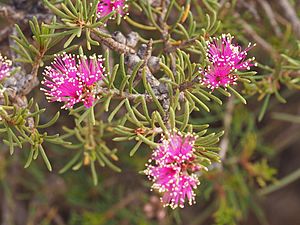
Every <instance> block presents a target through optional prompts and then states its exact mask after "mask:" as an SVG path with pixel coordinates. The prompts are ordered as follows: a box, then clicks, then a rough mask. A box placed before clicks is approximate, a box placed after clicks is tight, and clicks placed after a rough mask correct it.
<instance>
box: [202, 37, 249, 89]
mask: <svg viewBox="0 0 300 225" xmlns="http://www.w3.org/2000/svg"><path fill="white" fill-rule="evenodd" d="M233 38H234V37H233V36H231V35H230V34H227V35H226V34H223V35H222V36H221V37H220V38H213V39H212V41H210V42H208V44H207V48H208V50H207V57H208V59H209V61H210V62H211V64H212V65H211V66H209V67H208V68H207V69H205V70H202V69H200V73H201V74H203V78H202V79H201V83H202V84H204V85H206V86H207V87H208V88H211V89H215V88H218V87H226V86H228V85H234V84H236V80H237V79H238V75H236V74H235V72H236V71H238V70H250V67H251V66H253V65H254V63H253V60H254V58H251V59H246V57H247V52H248V51H249V50H250V49H251V48H252V47H253V46H254V45H251V43H250V44H249V45H248V47H247V48H246V49H244V50H242V49H241V47H240V46H239V45H237V44H233V43H232V40H233Z"/></svg>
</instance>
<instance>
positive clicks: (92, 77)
mask: <svg viewBox="0 0 300 225" xmlns="http://www.w3.org/2000/svg"><path fill="white" fill-rule="evenodd" d="M104 71H105V69H104V67H103V59H102V58H101V57H100V56H98V58H97V57H96V56H91V57H89V58H87V57H86V56H74V55H70V54H66V53H64V54H62V55H59V56H56V58H55V59H54V62H52V63H51V66H47V67H46V69H45V71H44V80H43V81H42V84H43V85H44V86H45V88H42V89H41V90H43V91H44V92H45V94H46V96H47V99H48V100H49V101H51V102H54V101H58V102H65V105H64V106H63V107H62V108H72V107H73V106H74V104H76V103H79V102H83V103H84V105H85V106H86V107H87V108H88V107H91V106H92V105H93V102H94V101H95V86H96V84H97V82H98V81H100V80H102V78H103V77H104V76H105V74H104Z"/></svg>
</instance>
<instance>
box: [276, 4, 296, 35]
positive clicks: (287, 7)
mask: <svg viewBox="0 0 300 225" xmlns="http://www.w3.org/2000/svg"><path fill="white" fill-rule="evenodd" d="M277 3H278V5H279V6H280V7H281V9H282V11H283V13H284V14H285V17H286V18H287V19H288V20H289V21H290V22H291V23H292V26H293V29H294V31H295V34H296V35H297V36H298V37H300V19H299V18H298V16H297V13H296V11H295V9H294V8H293V7H292V6H291V4H290V2H289V1H288V0H280V1H277Z"/></svg>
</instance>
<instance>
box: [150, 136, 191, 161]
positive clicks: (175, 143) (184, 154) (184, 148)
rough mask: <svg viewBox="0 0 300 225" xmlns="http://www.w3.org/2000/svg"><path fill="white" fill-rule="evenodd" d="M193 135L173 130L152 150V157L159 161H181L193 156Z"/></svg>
mask: <svg viewBox="0 0 300 225" xmlns="http://www.w3.org/2000/svg"><path fill="white" fill-rule="evenodd" d="M194 142H195V137H194V136H193V135H192V134H187V135H185V136H182V135H181V134H179V133H176V132H174V133H173V134H170V135H169V138H168V139H163V140H162V144H161V145H160V146H159V147H158V148H157V149H156V150H155V151H154V153H153V159H154V160H156V161H157V162H161V163H172V162H175V161H176V162H177V163H183V162H185V161H187V160H190V159H191V158H192V156H193V152H194V149H193V145H194Z"/></svg>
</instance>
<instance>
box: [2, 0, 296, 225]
mask: <svg viewBox="0 0 300 225" xmlns="http://www.w3.org/2000/svg"><path fill="white" fill-rule="evenodd" d="M177 2H178V4H179V5H180V4H185V1H184V0H180V1H177ZM191 2H192V6H196V5H198V6H200V8H204V5H203V2H202V1H201V0H195V1H194V0H192V1H191ZM219 4H220V8H219V11H218V19H220V20H221V21H222V25H221V28H220V29H219V34H221V33H228V32H230V33H231V34H233V35H235V36H237V38H238V39H239V40H240V41H241V44H244V43H247V42H248V41H251V42H252V43H257V47H255V48H254V49H253V50H251V53H250V54H251V56H255V57H256V58H257V61H258V62H259V63H260V64H262V65H265V68H271V69H274V70H275V72H276V73H277V74H281V75H283V76H285V75H286V76H292V77H300V67H298V70H297V69H296V70H293V71H292V72H291V71H289V70H288V68H286V67H284V66H282V65H283V64H282V62H283V60H282V59H280V57H279V56H280V54H282V53H284V54H288V55H289V56H290V57H292V58H293V59H295V60H299V59H300V55H299V51H298V50H297V41H299V37H300V1H298V0H291V1H288V0H232V1H231V0H221V1H219ZM4 5H5V6H7V5H8V6H10V7H12V9H13V11H12V12H15V13H14V14H13V15H12V14H10V13H8V15H7V14H5V13H3V9H4V8H2V7H3V6H4ZM191 10H192V12H193V13H195V15H197V7H191ZM48 13H49V12H48V10H47V9H45V8H44V7H43V5H42V1H39V0H27V1H25V0H24V1H23V0H11V1H8V0H7V1H0V52H1V53H2V54H4V55H7V56H9V57H10V58H14V54H13V53H12V52H11V50H10V46H11V44H12V43H11V41H12V40H11V38H10V35H11V34H14V28H13V25H14V23H18V24H19V26H20V27H21V28H22V30H23V32H24V33H25V34H26V35H28V37H30V36H31V34H30V30H29V29H28V19H30V18H32V16H34V15H35V16H37V17H38V18H39V19H41V20H43V19H45V18H46V15H47V14H48ZM130 13H131V18H135V17H139V18H140V21H142V20H143V19H144V20H145V21H144V23H145V24H146V23H147V21H146V18H145V17H144V15H143V14H142V13H140V12H138V11H136V10H132V11H130ZM4 15H5V16H4ZM171 16H172V17H176V16H177V15H176V14H174V15H171ZM130 29H132V28H130V27H129V26H128V24H126V22H122V23H121V25H120V26H119V27H117V26H116V25H115V24H114V22H113V21H111V22H110V24H109V26H108V30H110V31H114V30H122V31H123V32H125V33H126V32H128V30H130ZM143 35H144V36H146V37H148V38H149V37H151V35H157V34H155V33H153V32H152V33H150V32H148V33H147V32H144V33H143ZM78 43H79V44H82V45H84V42H82V43H81V42H78ZM298 44H299V43H298ZM96 51H97V52H98V51H99V52H102V51H103V49H102V48H101V47H99V49H96ZM299 64H300V63H299ZM256 70H257V72H258V76H259V75H268V76H267V78H264V79H262V80H258V81H257V82H258V83H257V84H256V88H254V89H253V87H245V88H244V94H245V95H247V96H249V97H248V99H247V101H248V104H247V105H246V106H245V105H242V104H240V103H239V101H238V100H237V99H235V98H233V97H232V98H228V99H226V98H223V101H224V104H223V107H216V108H215V110H213V111H212V112H211V113H209V114H207V113H203V112H201V113H195V114H192V115H191V118H192V120H193V121H195V122H196V123H197V124H204V123H209V124H211V127H210V130H211V131H219V130H222V129H223V128H224V127H225V131H226V132H227V134H226V135H225V136H224V137H223V139H222V140H221V142H220V146H221V147H224V146H226V148H228V150H227V151H228V152H227V159H226V161H225V162H224V165H223V170H212V171H211V172H209V173H208V174H207V175H204V176H203V177H202V178H200V181H201V185H200V187H199V188H198V190H197V198H196V200H197V204H196V205H193V206H186V207H185V208H184V209H176V210H171V209H169V208H163V207H162V206H161V204H160V200H159V194H158V193H155V192H151V191H150V186H151V184H150V183H149V182H148V180H147V179H146V177H145V176H144V175H143V174H142V173H139V172H140V171H143V170H144V168H145V163H146V162H147V160H148V158H149V157H150V155H151V152H150V151H149V149H147V148H145V149H141V150H140V151H138V152H137V154H136V155H135V156H134V157H133V158H131V157H130V156H129V151H128V149H130V148H131V147H132V146H133V144H132V143H127V142H122V143H121V144H116V143H114V142H112V141H111V142H108V145H109V147H111V148H117V149H118V157H119V160H118V161H117V162H116V164H117V165H118V166H119V167H120V168H121V169H122V172H121V173H117V172H114V171H112V170H111V169H109V168H106V167H105V168H98V169H97V173H98V175H99V184H98V185H97V186H94V185H93V182H92V178H91V176H90V171H89V168H83V169H81V170H79V171H75V172H74V171H68V172H66V173H65V174H59V173H58V171H59V170H60V169H61V168H62V167H63V166H64V165H65V164H66V163H67V162H68V160H69V159H70V157H71V156H72V155H74V153H75V152H74V151H75V150H72V149H64V148H63V147H61V146H57V145H48V146H46V151H47V154H48V157H49V159H50V161H51V163H52V167H53V170H54V171H53V172H48V170H47V169H46V168H45V165H44V163H43V161H42V160H41V159H38V160H37V161H35V162H33V163H32V164H31V166H30V167H29V168H28V169H24V168H23V167H24V164H25V162H26V157H27V155H28V151H26V148H23V149H22V150H19V151H16V152H15V154H14V155H13V156H10V155H9V150H8V148H7V147H6V146H5V145H4V144H3V143H0V184H1V186H0V224H1V225H25V224H26V225H50V224H51V225H52V224H53V225H135V224H137V225H173V224H182V225H201V224H206V225H208V224H230V225H231V224H244V225H257V224H261V225H283V224H287V225H296V224H300V213H299V212H300V192H299V190H300V179H298V178H300V167H299V162H300V151H299V145H300V100H299V99H300V94H299V90H297V89H295V88H290V87H289V86H288V85H284V84H283V83H280V82H278V83H272V84H274V85H277V86H276V87H277V90H279V91H280V95H281V97H282V98H284V99H285V100H286V103H281V102H280V101H279V100H278V98H276V96H275V95H276V94H273V93H272V91H270V92H269V93H271V95H270V96H271V97H270V101H269V102H268V105H267V109H266V112H265V115H264V117H263V118H262V119H261V121H260V122H258V117H259V115H260V112H261V109H262V107H263V104H264V99H265V95H266V94H265V93H266V89H268V88H269V86H268V83H271V82H273V78H272V76H274V74H272V73H273V72H272V71H274V70H270V69H269V70H268V69H265V70H263V69H262V67H258V68H257V69H256ZM266 71H269V72H266ZM40 73H41V71H40ZM298 88H299V87H298ZM29 97H34V99H35V101H36V102H39V103H40V106H41V107H42V106H43V107H47V111H46V113H44V114H43V118H41V120H42V122H43V121H44V122H46V121H48V120H49V118H52V116H53V115H54V114H55V113H56V112H57V111H58V110H60V105H59V104H48V103H47V102H46V100H45V97H44V95H43V94H42V93H41V91H40V90H39V88H36V89H35V90H34V91H33V92H32V93H30V96H29ZM277 97H278V96H277ZM119 116H121V115H119ZM62 126H66V127H69V128H72V126H74V121H73V119H72V117H70V116H69V115H68V113H67V112H65V111H63V112H62V115H61V117H60V119H59V121H58V123H56V124H55V126H53V127H52V128H51V130H49V131H48V132H49V133H53V134H54V133H57V132H60V133H63V131H62ZM0 138H1V136H0Z"/></svg>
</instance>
